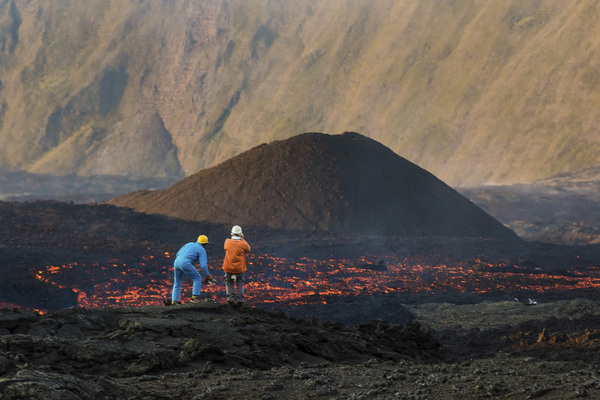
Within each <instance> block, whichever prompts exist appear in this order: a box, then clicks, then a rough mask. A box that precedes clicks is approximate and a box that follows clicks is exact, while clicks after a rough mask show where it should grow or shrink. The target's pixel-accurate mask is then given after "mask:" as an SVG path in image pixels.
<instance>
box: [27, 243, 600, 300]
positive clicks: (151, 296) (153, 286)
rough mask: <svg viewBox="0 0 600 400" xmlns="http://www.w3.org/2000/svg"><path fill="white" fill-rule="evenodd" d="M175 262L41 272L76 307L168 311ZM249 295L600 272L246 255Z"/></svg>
mask: <svg viewBox="0 0 600 400" xmlns="http://www.w3.org/2000/svg"><path fill="white" fill-rule="evenodd" d="M173 257H174V256H173V255H172V254H169V253H165V254H164V255H160V256H156V257H154V256H151V257H147V258H143V259H141V260H140V261H139V262H137V263H135V264H125V263H122V262H119V261H118V260H111V261H110V262H108V263H106V264H92V265H84V264H77V263H71V264H67V265H61V266H54V265H51V266H47V267H45V268H42V269H40V270H38V271H35V277H36V278H37V279H39V280H40V281H44V282H48V283H51V284H54V285H56V286H58V287H60V288H70V289H72V290H73V291H74V292H75V293H76V294H77V299H78V300H77V301H78V306H80V307H85V308H94V307H117V306H119V307H122V306H133V307H135V306H141V305H162V304H163V299H165V298H170V295H171V287H172V283H173V281H172V275H173V271H172V261H173ZM248 268H249V271H248V273H247V277H246V296H247V301H248V302H249V303H251V304H258V303H263V304H274V303H278V304H281V305H282V306H284V307H285V306H290V305H297V304H317V303H327V302H329V301H332V300H334V299H335V298H337V297H340V296H365V295H379V294H393V293H400V294H416V293H427V294H439V293H449V292H453V293H480V294H486V293H489V294H501V293H507V294H514V293H518V292H521V291H527V292H534V293H540V292H544V291H549V290H555V291H567V290H574V289H582V288H598V287H600V269H599V268H597V267H587V268H585V269H584V270H568V271H564V272H561V273H556V274H549V273H548V272H543V271H541V270H534V271H531V270H527V269H526V268H523V267H518V266H515V265H510V264H509V263H507V262H506V263H502V264H485V263H482V262H479V261H478V260H476V262H470V263H466V262H459V261H452V262H451V261H448V262H444V263H431V262H429V263H424V262H423V261H420V260H415V259H406V258H404V259H402V258H400V257H397V256H395V255H391V256H385V257H379V258H378V257H374V256H364V257H361V258H359V259H357V260H344V259H333V258H332V259H328V260H315V259H310V258H300V259H296V260H291V259H285V258H281V257H277V256H275V255H268V254H264V255H256V254H249V255H248ZM209 269H210V270H211V273H212V274H213V276H216V277H217V278H221V275H222V273H221V270H220V260H209ZM218 280H219V285H215V286H208V285H203V287H202V291H203V292H204V293H205V294H208V295H209V296H211V297H213V298H215V299H217V301H219V302H223V301H225V300H224V285H223V282H222V279H218ZM190 295H191V282H190V280H189V279H185V280H184V285H183V289H182V299H183V301H184V302H185V301H186V299H188V298H189V297H190Z"/></svg>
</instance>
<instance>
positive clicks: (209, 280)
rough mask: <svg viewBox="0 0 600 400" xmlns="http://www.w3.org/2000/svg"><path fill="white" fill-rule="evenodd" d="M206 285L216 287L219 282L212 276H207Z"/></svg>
mask: <svg viewBox="0 0 600 400" xmlns="http://www.w3.org/2000/svg"><path fill="white" fill-rule="evenodd" d="M204 283H206V284H207V285H216V284H217V280H216V279H215V278H213V277H212V275H207V276H206V278H204Z"/></svg>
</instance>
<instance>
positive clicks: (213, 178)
mask: <svg viewBox="0 0 600 400" xmlns="http://www.w3.org/2000/svg"><path fill="white" fill-rule="evenodd" d="M109 203H111V204H114V205H117V206H123V207H131V208H133V209H135V210H137V211H141V212H146V213H153V214H163V215H167V216H172V217H177V218H182V219H188V220H195V221H204V222H207V223H215V224H234V223H235V224H240V225H243V226H262V227H268V228H275V229H290V230H310V231H325V232H332V233H342V232H344V233H358V234H370V235H373V234H386V235H394V236H413V237H417V236H449V237H484V238H497V239H506V240H516V239H517V236H516V235H515V234H514V233H513V232H512V231H511V230H509V229H508V228H506V227H505V226H503V225H502V224H501V223H500V222H498V221H497V220H495V219H494V218H492V217H491V216H489V215H488V214H486V213H485V212H484V211H483V210H481V209H480V208H478V207H477V206H475V205H474V204H473V203H471V202H470V201H468V200H467V199H466V198H464V197H463V196H462V195H460V194H459V193H458V192H456V191H455V190H454V189H452V188H450V187H449V186H448V185H446V184H444V183H443V182H442V181H440V180H439V179H437V178H436V177H435V176H433V175H432V174H430V173H429V172H427V171H425V170H424V169H422V168H420V167H418V166H417V165H415V164H413V163H411V162H409V161H407V160H405V159H404V158H402V157H400V156H398V155H397V154H396V153H394V152H393V151H392V150H390V149H389V148H387V147H385V146H383V145H382V144H380V143H378V142H376V141H374V140H372V139H369V138H367V137H365V136H363V135H360V134H358V133H353V132H345V133H343V134H340V135H328V134H323V133H305V134H301V135H298V136H295V137H292V138H290V139H287V140H281V141H275V142H272V143H270V144H263V145H260V146H258V147H255V148H253V149H251V150H248V151H246V152H245V153H242V154H240V155H238V156H236V157H234V158H231V159H229V160H227V161H225V162H223V163H221V164H219V165H217V166H215V167H212V168H208V169H205V170H201V171H200V172H198V173H196V174H194V175H191V176H189V177H188V178H186V179H184V180H182V181H180V182H178V183H176V184H175V185H173V186H171V187H170V188H168V189H166V190H162V191H140V192H134V193H130V194H127V195H124V196H120V197H117V198H115V199H112V200H111V201H109Z"/></svg>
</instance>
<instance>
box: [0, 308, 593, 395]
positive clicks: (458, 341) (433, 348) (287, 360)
mask: <svg viewBox="0 0 600 400" xmlns="http://www.w3.org/2000/svg"><path fill="white" fill-rule="evenodd" d="M432 307H433V308H436V309H437V310H432V309H431V308H432ZM465 307H466V309H465ZM428 308H429V309H428ZM531 309H532V307H531V308H530V307H527V306H525V305H517V306H515V305H513V304H510V305H508V304H506V303H504V302H486V303H482V304H479V305H470V306H457V305H449V304H441V305H440V304H438V305H436V304H429V305H419V306H415V307H414V308H413V310H414V312H415V316H416V318H417V320H422V321H423V322H425V323H428V322H432V324H431V325H432V326H434V327H436V328H438V329H440V330H433V331H431V332H429V331H428V329H431V328H428V329H426V327H425V326H421V325H420V324H419V323H418V322H413V323H409V324H406V325H404V326H398V325H390V324H387V323H385V322H384V321H373V322H371V323H368V324H361V325H358V326H354V327H350V328H348V327H344V326H343V325H341V324H332V323H328V322H323V321H319V320H316V319H314V318H311V317H305V318H301V319H292V318H288V317H285V316H284V315H283V314H277V313H268V312H265V311H261V310H257V309H254V308H251V307H248V308H244V309H241V310H233V309H230V308H229V307H228V306H226V305H218V304H212V303H203V304H186V305H181V306H172V307H140V308H135V309H111V310H86V309H80V308H69V309H65V310H61V311H58V312H52V313H49V314H48V315H44V316H35V315H30V314H22V313H19V312H14V311H6V310H5V311H3V312H2V313H1V314H0V352H1V353H0V398H6V399H57V400H63V399H131V398H139V399H166V398H181V399H229V398H243V399H246V398H247V399H250V398H253V399H307V398H319V399H341V398H343V399H394V398H397V399H458V398H462V399H482V398H504V399H533V398H536V399H569V398H597V396H599V395H600V378H599V376H600V375H599V374H600V370H599V369H598V364H597V363H596V361H597V358H596V353H597V351H598V350H600V348H599V346H600V303H599V302H598V301H592V300H572V301H564V302H561V301H558V302H553V303H548V304H546V305H545V306H543V308H541V309H540V310H539V312H535V313H533V312H531V311H530V310H531ZM442 310H446V311H448V312H449V314H454V316H453V317H451V316H450V315H449V314H448V315H445V312H444V311H442ZM560 311H562V312H565V311H566V312H567V314H563V315H564V317H562V318H556V317H555V316H554V315H553V313H554V312H560ZM569 311H576V314H573V315H572V316H567V315H568V312H569ZM506 313H509V314H510V315H511V320H506V321H504V322H501V321H499V320H498V318H501V317H502V316H504V315H505V314H506ZM484 314H485V317H486V318H487V319H488V323H485V322H482V321H481V320H479V318H477V317H475V318H474V315H484ZM442 315H445V318H440V317H441V316H442ZM516 320H521V321H520V322H517V321H516ZM461 325H462V326H461Z"/></svg>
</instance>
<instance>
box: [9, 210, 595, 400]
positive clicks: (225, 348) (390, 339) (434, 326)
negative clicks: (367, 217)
mask: <svg viewBox="0 0 600 400" xmlns="http://www.w3.org/2000/svg"><path fill="white" fill-rule="evenodd" d="M0 206H1V207H0V219H1V222H2V223H1V224H0V236H1V241H0V243H1V244H0V253H1V254H2V257H1V258H0V272H1V273H2V274H3V276H5V277H6V279H2V281H0V285H1V290H0V294H1V295H2V296H3V298H2V299H0V301H4V302H6V303H11V304H15V305H23V306H27V307H32V308H46V309H51V310H52V309H54V310H55V311H50V312H48V314H46V315H34V314H31V313H26V312H18V311H13V310H12V309H5V310H3V311H2V312H1V314H0V398H2V399H13V398H17V399H38V398H39V399H53V398H55V399H69V398H72V399H79V398H83V399H88V398H89V399H129V398H142V399H166V398H190V399H226V398H230V397H231V396H233V397H238V398H253V399H254V398H259V399H288V398H289V399H306V398H324V399H338V398H346V399H393V398H399V399H458V398H462V399H482V398H506V399H526V398H532V399H533V398H539V399H569V398H573V399H574V398H590V399H592V398H597V397H598V396H600V379H599V377H600V370H599V369H598V364H597V359H596V355H597V352H598V350H600V349H599V347H598V346H599V344H600V317H599V316H600V300H599V297H598V293H597V292H596V290H595V289H589V290H579V291H571V292H556V293H552V292H548V293H543V294H540V295H539V296H537V297H535V300H536V301H537V302H538V303H537V304H536V305H531V306H529V305H527V302H526V299H524V298H523V299H518V300H520V301H518V302H517V301H515V299H513V298H508V297H507V296H506V295H503V296H501V297H500V298H499V297H498V296H493V295H489V296H481V295H477V294H471V295H466V294H463V295H456V294H455V295H452V294H446V295H436V296H432V295H415V296H410V295H403V296H397V297H395V298H394V299H393V301H386V299H385V298H381V299H379V300H381V301H382V303H381V304H380V307H384V309H385V307H387V309H385V310H386V311H387V312H389V313H393V315H395V316H398V315H401V316H402V317H401V319H397V320H394V324H392V323H389V322H385V321H381V320H376V321H374V322H372V321H370V320H368V319H364V320H362V321H352V323H349V324H346V325H342V324H340V323H331V322H326V321H325V320H326V319H328V318H329V319H335V318H334V317H336V313H337V316H338V317H339V314H341V313H348V312H351V310H350V311H349V310H348V308H347V307H345V306H346V305H347V304H358V303H356V302H357V301H359V300H360V299H347V300H348V301H347V302H346V303H345V304H344V307H341V306H339V304H338V305H336V304H333V305H324V306H322V307H305V308H296V309H295V310H280V312H266V311H264V310H261V309H259V308H257V307H252V306H251V307H248V308H245V309H242V310H231V309H229V308H228V307H227V306H225V305H221V304H212V303H203V304H199V305H194V304H184V305H182V306H181V307H179V306H176V307H149V306H145V307H139V308H129V309H119V308H118V309H82V308H78V307H74V305H76V302H75V298H74V296H73V293H72V292H71V291H70V290H68V289H60V288H57V287H55V286H52V285H47V284H45V283H43V282H40V281H37V280H35V279H34V278H33V277H32V275H31V272H30V271H31V270H35V268H37V267H41V266H44V265H48V264H50V263H60V262H72V261H73V260H79V261H82V260H83V261H85V260H87V261H94V260H95V261H99V260H102V259H103V258H106V257H108V256H109V255H112V256H118V257H120V258H121V259H123V260H126V259H127V257H130V258H134V257H137V256H139V254H158V253H160V252H164V251H173V248H174V247H176V246H177V245H179V244H180V243H181V242H182V241H187V240H188V239H189V238H190V237H192V238H193V237H195V236H196V235H197V233H198V232H199V231H202V232H208V233H209V235H216V236H222V235H223V234H226V233H227V229H229V227H223V226H210V225H204V224H201V223H197V222H190V221H182V220H177V219H171V218H165V217H160V216H151V215H144V214H139V213H136V212H133V211H131V210H128V209H122V208H118V207H114V206H109V205H75V204H67V203H59V202H34V203H4V202H0ZM247 234H248V235H250V236H252V237H253V238H255V240H253V245H254V243H256V245H255V246H258V247H257V250H258V249H261V250H265V251H268V252H271V251H277V250H278V249H279V250H280V251H281V252H282V253H284V254H285V253H289V254H294V253H295V254H298V253H299V254H309V253H311V254H314V255H315V256H319V255H321V256H327V254H331V251H334V252H336V254H337V253H339V254H360V253H361V252H362V251H364V250H365V249H367V248H378V249H379V251H386V249H387V250H388V251H389V250H390V249H391V248H394V250H396V251H401V252H404V253H406V254H411V255H417V254H422V255H426V254H429V255H430V256H434V255H439V256H440V257H441V256H444V255H448V254H451V255H452V256H454V257H464V258H466V259H470V258H471V257H473V256H474V255H476V254H480V255H487V257H489V259H490V260H491V259H494V258H500V257H511V258H515V260H517V259H521V260H522V261H521V262H523V263H534V262H535V263H539V264H541V265H550V266H553V268H556V269H560V268H561V267H564V266H565V265H573V264H574V263H581V264H587V265H594V262H596V261H597V260H598V254H600V252H599V251H598V249H597V246H596V247H595V246H585V247H572V246H556V245H544V244H539V243H537V244H536V243H527V242H518V243H512V244H510V245H509V244H501V243H500V242H494V241H489V240H488V241H471V240H464V239H448V238H437V239H428V240H427V239H424V238H423V239H408V238H406V239H403V240H399V239H398V238H396V239H393V240H391V239H390V240H389V241H386V240H383V239H382V238H362V239H361V238H353V239H352V240H346V239H345V238H336V237H335V236H334V237H322V238H317V237H316V236H315V235H314V234H310V235H305V234H300V233H297V234H292V233H290V232H277V231H270V232H267V231H260V230H254V229H251V228H248V231H247ZM388 239H389V238H388ZM376 246H379V247H376ZM255 248H256V247H255ZM379 300H378V299H377V298H373V299H370V300H369V301H370V302H371V303H372V304H371V303H370V304H368V305H367V304H366V303H361V307H367V306H368V307H372V309H373V310H375V309H376V304H375V302H377V301H379ZM388 300H389V298H388ZM340 302H342V300H340ZM291 315H293V317H292V316H291ZM314 315H319V316H320V318H322V319H321V320H320V319H316V318H315V317H314ZM381 315H382V316H385V314H381ZM388 318H389V319H390V320H392V317H391V316H390V317H388Z"/></svg>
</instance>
